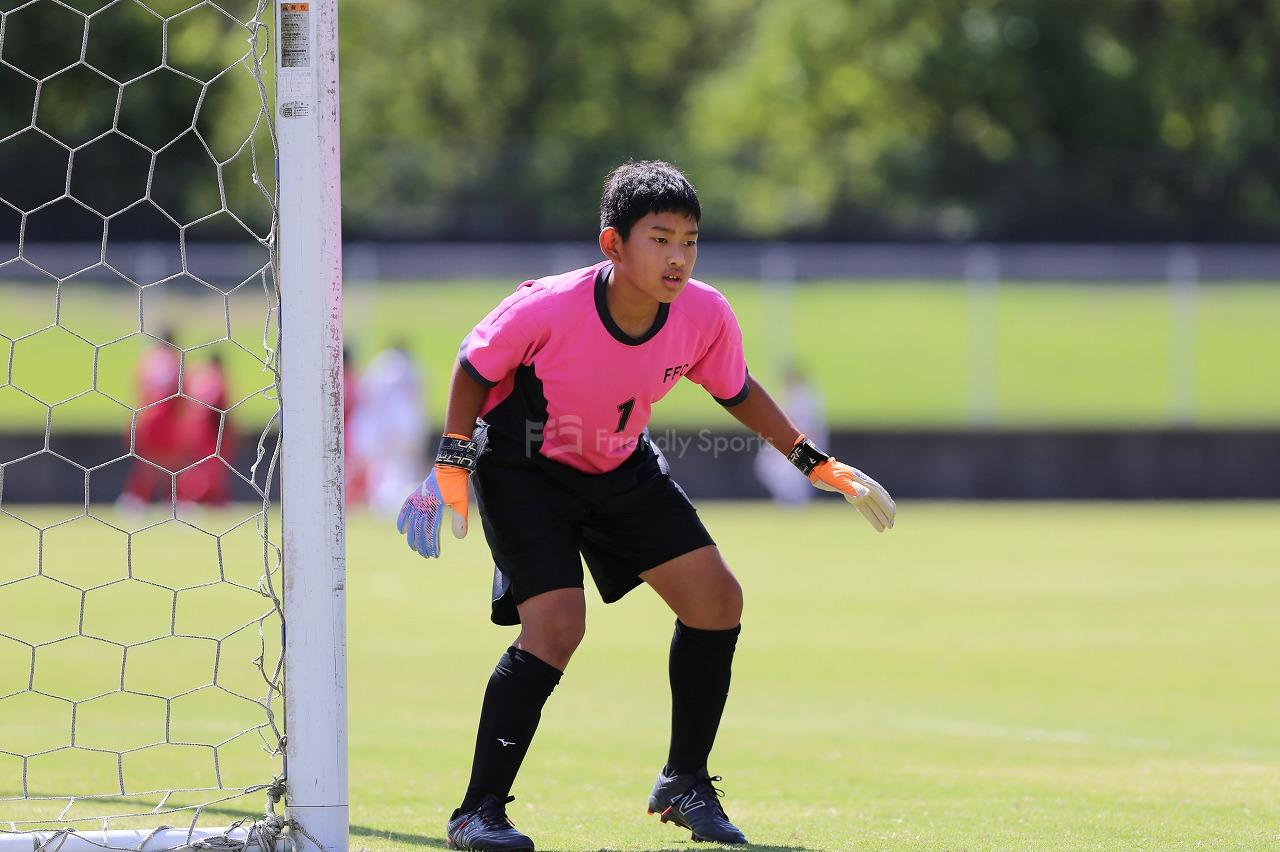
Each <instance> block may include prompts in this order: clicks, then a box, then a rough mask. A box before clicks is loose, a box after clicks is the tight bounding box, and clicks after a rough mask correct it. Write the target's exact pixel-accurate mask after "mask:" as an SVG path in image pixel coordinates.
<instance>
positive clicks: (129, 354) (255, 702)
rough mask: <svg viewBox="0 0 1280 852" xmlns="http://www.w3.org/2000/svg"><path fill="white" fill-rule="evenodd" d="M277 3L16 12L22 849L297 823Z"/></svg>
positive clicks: (6, 669)
mask: <svg viewBox="0 0 1280 852" xmlns="http://www.w3.org/2000/svg"><path fill="white" fill-rule="evenodd" d="M270 9H271V7H270V6H268V5H267V3H266V2H265V0H199V1H198V0H25V2H22V0H0V305H3V309H2V310H0V553H2V554H3V556H2V557H0V848H5V843H6V841H5V836H6V833H8V832H31V831H35V830H53V831H54V833H53V834H50V835H47V836H45V839H44V840H40V839H39V837H38V838H37V841H36V842H37V846H40V845H42V844H43V845H50V846H51V848H63V847H64V846H65V843H66V841H67V840H68V838H69V837H71V838H73V839H75V840H76V841H77V842H79V841H80V840H81V839H82V838H83V837H84V836H86V835H85V834H84V833H85V832H89V831H106V830H111V831H117V830H120V829H125V830H129V829H140V830H144V831H148V832H149V831H151V830H152V829H154V828H155V827H156V826H157V825H158V824H160V823H166V824H169V825H173V826H175V827H177V828H178V829H181V830H185V831H187V832H188V839H189V838H190V837H192V836H194V835H193V834H191V832H193V831H195V830H196V829H198V828H199V827H202V826H213V828H211V829H208V828H201V829H200V830H202V831H212V832H214V834H215V837H216V835H217V833H218V832H221V833H222V834H223V841H224V842H230V843H232V844H233V845H243V844H244V837H245V833H246V829H248V830H256V831H267V830H269V829H270V826H271V825H274V824H276V823H273V822H272V819H273V818H272V817H271V813H270V811H271V804H272V803H274V801H275V800H276V799H278V797H279V788H280V781H279V779H280V777H281V763H282V759H281V752H282V736H281V731H280V729H279V727H278V724H277V722H278V719H279V718H280V710H281V708H282V694H281V686H282V682H283V678H282V633H283V614H282V610H281V602H280V597H281V594H280V566H281V551H280V536H279V513H278V510H277V508H276V507H275V503H274V500H273V496H274V495H273V492H274V490H275V487H276V485H275V473H276V471H275V468H276V460H277V443H278V442H277V440H276V435H277V428H276V427H277V424H278V422H279V406H278V403H277V399H278V394H277V387H278V371H277V357H276V352H277V350H278V305H279V298H278V291H277V288H276V275H275V272H276V258H275V250H274V246H275V242H274V238H273V234H274V231H275V227H276V203H275V197H276V196H275V192H276V190H275V175H274V161H275V150H276V145H275V137H274V130H273V127H272V124H271V107H270V101H269V97H268V94H267V93H268V91H269V87H270V85H271V76H272V74H273V71H272V69H271V68H270V67H269V66H270V65H271V64H272V63H270V62H267V61H265V60H266V59H267V57H268V56H269V55H270V54H269V51H270V46H269V39H268V30H267V26H266V23H267V19H268V17H269V11H270ZM264 801H266V802H267V803H268V804H267V811H268V814H267V816H268V817H269V818H268V819H266V820H264V819H263V811H262V807H263V802H264ZM227 826H231V828H230V829H228V828H227ZM68 829H70V830H74V831H75V832H78V834H76V835H67V834H66V833H65V831H66V830H68ZM232 829H235V830H234V831H233V830H232ZM59 832H64V833H59ZM178 833H179V834H181V833H182V831H179V832H178ZM170 834H172V832H171V833H170ZM13 839H14V838H13V837H12V836H10V840H13ZM258 840H259V841H261V840H262V836H259V837H258ZM24 842H26V841H24ZM103 842H105V841H103ZM130 845H132V844H130ZM165 845H170V846H171V845H175V844H172V843H168V844H165ZM263 845H264V846H265V845H266V844H265V843H264V844H263ZM25 848H28V849H29V848H31V846H30V845H29V843H28V845H27V846H26V847H25ZM147 848H148V849H150V848H155V844H154V843H153V844H152V845H151V846H148V847H147Z"/></svg>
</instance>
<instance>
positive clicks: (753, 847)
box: [539, 840, 818, 852]
mask: <svg viewBox="0 0 1280 852" xmlns="http://www.w3.org/2000/svg"><path fill="white" fill-rule="evenodd" d="M727 848H730V847H727V846H722V844H719V843H694V842H692V840H690V842H689V843H687V844H686V846H655V847H653V848H645V849H644V851H643V852H690V849H708V852H709V851H710V849H727ZM733 848H735V849H744V851H745V852H818V851H817V849H810V848H809V847H806V846H765V844H760V843H748V844H746V846H735V847H733ZM539 852H580V849H577V848H573V849H539ZM590 852H617V849H613V848H612V847H608V846H604V847H600V848H599V849H591V851H590Z"/></svg>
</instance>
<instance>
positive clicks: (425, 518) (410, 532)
mask: <svg viewBox="0 0 1280 852" xmlns="http://www.w3.org/2000/svg"><path fill="white" fill-rule="evenodd" d="M443 513H444V498H443V497H442V496H441V495H440V485H439V483H437V482H436V471H435V468H432V469H431V473H429V474H428V475H427V478H426V479H424V480H423V481H422V485H420V486H418V488H416V489H414V491H413V493H411V494H410V495H409V496H408V497H407V498H406V499H405V501H404V505H403V506H401V507H400V517H399V518H397V519H396V529H397V530H399V531H400V532H401V533H402V534H403V535H404V537H405V539H406V540H407V541H408V542H409V549H410V550H414V551H417V552H418V554H419V555H421V556H424V557H426V558H427V559H435V558H437V557H439V556H440V517H441V515H442V514H443Z"/></svg>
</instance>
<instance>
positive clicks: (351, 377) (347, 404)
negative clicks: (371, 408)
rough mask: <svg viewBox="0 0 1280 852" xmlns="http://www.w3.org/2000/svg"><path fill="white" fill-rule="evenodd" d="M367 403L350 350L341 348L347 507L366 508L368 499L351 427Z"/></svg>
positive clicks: (365, 474)
mask: <svg viewBox="0 0 1280 852" xmlns="http://www.w3.org/2000/svg"><path fill="white" fill-rule="evenodd" d="M363 404H364V400H362V399H361V398H360V381H359V379H358V378H357V376H356V369H355V360H354V358H353V357H352V355H351V349H350V348H349V347H346V346H343V347H342V428H343V439H342V469H343V471H344V475H345V477H346V482H345V487H344V493H345V495H346V502H347V505H348V506H363V505H364V504H365V501H366V500H368V498H369V471H368V466H367V465H366V464H365V459H364V456H363V455H361V453H359V452H357V451H356V450H355V449H354V444H353V443H352V442H353V440H354V438H353V433H352V427H351V424H352V423H353V422H355V421H356V420H358V419H359V413H358V412H359V411H360V408H361V406H363Z"/></svg>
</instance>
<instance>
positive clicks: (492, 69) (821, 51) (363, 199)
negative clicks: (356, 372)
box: [0, 0, 1280, 239]
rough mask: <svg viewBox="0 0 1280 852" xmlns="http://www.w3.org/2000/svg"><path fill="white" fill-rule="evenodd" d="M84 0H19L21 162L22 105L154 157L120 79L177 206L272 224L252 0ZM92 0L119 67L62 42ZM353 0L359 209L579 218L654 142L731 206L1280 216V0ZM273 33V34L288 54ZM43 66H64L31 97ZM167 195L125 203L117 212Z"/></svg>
mask: <svg viewBox="0 0 1280 852" xmlns="http://www.w3.org/2000/svg"><path fill="white" fill-rule="evenodd" d="M69 2H71V6H70V7H68V6H67V5H65V4H63V3H59V2H54V0H35V2H34V3H31V4H29V5H26V6H23V7H22V9H21V10H17V11H6V10H12V9H16V7H17V5H18V0H0V11H5V12H6V14H7V18H6V23H5V28H4V30H3V32H4V33H5V35H4V40H5V44H4V49H3V56H2V57H0V59H3V60H4V62H7V63H11V64H10V65H8V66H7V65H5V64H4V63H3V62H0V145H5V144H7V145H8V147H6V148H4V149H3V150H0V190H3V191H4V192H6V193H10V194H14V195H20V196H22V197H24V198H25V197H26V196H27V195H30V196H32V197H33V198H36V199H37V200H39V199H43V198H44V197H45V196H46V195H47V193H46V192H45V191H44V188H43V187H42V186H35V185H34V184H33V181H32V180H31V178H30V173H31V170H30V169H29V168H28V165H29V164H30V163H32V162H37V163H43V162H44V161H45V160H49V161H50V162H54V161H57V160H58V158H59V157H60V156H61V155H62V154H61V153H60V150H59V149H58V148H57V143H54V142H52V141H50V140H48V139H45V138H43V137H41V136H40V134H39V133H38V132H20V131H21V128H24V127H28V126H29V125H30V124H31V123H32V121H33V115H34V120H35V121H36V123H37V124H38V127H39V128H40V130H42V131H43V130H46V129H47V130H48V131H49V132H50V133H52V134H53V135H54V136H55V137H56V138H58V139H59V140H60V141H63V142H64V144H66V145H68V146H70V147H75V146H77V145H86V146H88V147H89V148H90V149H91V150H89V151H88V152H78V153H77V155H76V156H77V159H76V161H75V162H74V163H73V173H74V172H75V171H76V169H79V170H80V171H81V172H82V173H83V172H85V171H86V169H87V168H88V167H89V166H88V164H93V163H98V162H99V161H103V160H106V159H110V158H111V157H116V156H119V157H126V156H128V157H129V159H130V160H131V161H132V160H135V159H136V157H133V156H132V154H133V153H135V152H134V151H132V149H130V148H129V147H128V144H129V143H127V142H124V141H117V142H116V144H115V145H114V146H105V145H101V146H100V145H99V143H98V142H96V141H92V137H93V134H95V133H98V132H100V131H101V130H102V128H103V126H104V125H107V124H109V123H110V121H111V110H112V109H113V108H114V106H115V105H114V102H113V100H112V98H113V96H114V94H115V92H116V91H117V89H118V86H119V85H121V84H123V85H124V92H123V97H122V98H121V100H120V104H119V108H118V109H119V113H118V117H117V118H116V121H117V125H118V127H119V130H120V131H121V133H123V134H127V135H128V136H129V137H130V138H132V139H137V140H139V141H140V142H141V143H142V144H143V145H145V146H146V147H148V148H150V149H151V150H156V151H159V150H160V149H161V148H163V149H164V151H163V152H161V154H160V155H159V156H158V157H157V159H156V164H155V173H154V179H153V180H152V194H153V197H154V198H155V200H156V202H157V204H158V205H159V207H161V208H164V209H165V211H166V212H171V213H172V214H173V215H174V216H175V218H178V219H179V220H180V221H184V222H185V221H191V219H193V218H194V217H197V216H199V215H202V213H204V212H207V211H209V210H210V209H215V208H216V207H217V206H218V205H219V204H220V203H221V202H220V198H221V193H223V192H225V193H226V197H227V199H228V203H229V205H230V206H231V209H232V210H233V211H235V212H236V213H237V214H238V215H240V216H241V217H242V218H245V219H248V220H250V223H251V224H252V225H253V227H254V228H255V229H260V228H261V227H262V225H263V223H265V221H266V218H267V217H266V214H267V213H268V212H269V211H268V209H267V208H266V206H265V204H264V203H263V199H262V197H261V193H260V191H259V189H258V188H257V187H255V186H254V185H253V183H252V181H251V180H250V177H249V175H250V172H251V171H252V165H253V164H252V162H251V154H252V152H251V151H249V150H248V149H247V148H245V147H244V146H243V143H244V142H245V140H246V139H248V138H250V137H253V138H254V139H256V140H257V142H258V144H259V148H258V166H259V168H258V172H259V174H260V176H261V177H262V178H264V179H265V180H266V181H267V183H266V186H267V188H269V187H270V180H271V179H272V173H271V172H272V170H271V169H270V168H269V167H268V166H269V163H266V162H264V159H265V158H266V156H269V155H268V154H267V152H268V151H269V141H270V140H269V134H268V129H267V128H266V127H265V126H261V125H256V124H255V122H256V121H257V119H258V114H257V97H256V92H255V90H254V84H253V82H252V80H251V79H250V78H249V77H248V76H247V75H245V74H242V73H240V72H239V66H238V65H237V61H238V58H239V57H240V56H241V55H242V54H243V53H244V51H245V50H246V49H247V47H248V45H249V43H250V42H249V33H248V31H247V30H245V29H244V28H243V27H242V26H241V25H240V24H238V23H236V20H233V18H234V19H239V20H241V21H244V20H248V19H250V18H251V17H252V13H253V7H254V5H255V0H220V4H219V6H214V5H212V4H208V3H202V4H198V5H196V6H194V7H192V6H191V2H192V0H145V4H144V2H141V0H73V2H72V1H71V0H69ZM72 7H73V8H72ZM189 7H190V8H189ZM219 8H226V9H227V10H228V12H229V14H223V13H221V12H220V11H218V9H219ZM77 12H78V13H79V14H77ZM84 15H88V16H89V18H88V40H87V51H86V54H85V62H86V63H88V64H89V65H92V66H93V67H94V68H96V69H98V71H100V72H102V73H97V72H94V71H90V70H88V69H87V68H85V67H80V68H73V69H71V70H70V71H65V72H64V71H60V70H59V69H62V68H64V67H65V66H66V64H67V62H72V63H74V61H75V59H76V57H75V56H74V55H70V56H69V57H63V56H62V54H63V53H66V48H67V45H70V47H71V48H72V53H73V54H74V48H76V47H77V46H78V45H79V43H80V42H79V39H80V35H79V34H80V33H81V32H83V30H84V27H85V18H84ZM341 15H342V21H341V33H342V41H343V51H344V55H343V62H342V75H343V76H342V93H343V104H342V108H343V128H344V129H343V141H342V144H343V161H344V187H343V190H344V196H345V215H346V223H347V228H348V231H349V232H350V233H352V234H354V235H365V236H414V237H423V236H427V237H435V238H464V237H465V238H472V239H475V238H480V239H484V238H493V239H522V238H523V239H537V238H581V237H582V236H583V235H584V234H589V233H591V232H593V231H594V229H595V212H594V211H595V205H596V202H597V196H598V187H599V184H600V181H601V180H602V179H603V177H604V175H605V173H606V172H607V171H608V170H609V169H610V168H611V167H612V166H614V165H616V164H617V163H618V162H620V161H622V160H623V159H625V158H627V157H636V158H651V157H661V158H667V159H671V160H673V161H675V162H676V163H678V164H679V165H681V166H683V167H685V168H686V169H687V170H688V172H689V173H690V175H691V177H692V178H693V179H694V182H695V183H696V184H697V186H698V187H699V189H700V191H701V192H702V194H703V196H704V198H705V201H706V203H707V211H708V225H709V226H710V228H711V229H712V230H713V231H714V232H715V233H716V234H718V235H720V236H731V237H732V236H741V237H780V236H789V237H802V238H803V237H822V238H854V239H857V238H873V237H874V238H886V237H890V238H892V237H915V238H946V239H966V238H983V239H1236V238H1252V239H1274V238H1276V237H1277V236H1280V149H1277V147H1276V146H1275V145H1274V143H1273V141H1272V137H1273V136H1274V134H1275V130H1276V128H1275V121H1276V119H1275V116H1277V115H1280V59H1278V58H1277V55H1276V52H1275V50H1274V45H1276V44H1278V43H1280V4H1278V3H1274V2H1269V0H1081V2H1076V3H1072V4H1070V5H1069V6H1065V5H1062V4H1049V3H1043V2H1036V0H968V2H965V0H911V1H910V2H907V0H700V2H698V3H688V2H679V0H653V2H649V3H644V4H638V3H634V2H631V0H595V2H591V3H587V2H585V1H584V0H544V2H540V3H526V2H511V1H510V0H508V2H502V0H477V2H474V3H467V4H457V3H419V2H408V0H390V2H384V3H378V4H374V3H373V2H371V0H342V4H341ZM162 20H164V21H165V23H164V27H165V31H166V33H167V54H166V55H165V57H164V59H163V63H161V59H160V56H159V49H160V48H159V45H160V26H161V21H162ZM24 33H25V35H24ZM272 48H273V46H272V45H270V44H268V43H267V42H266V41H265V40H264V41H260V42H259V43H258V50H259V53H260V54H265V55H267V60H268V61H267V65H268V66H269V65H270V64H271V63H270V56H269V54H266V52H267V51H269V50H271V49H272ZM60 51H61V52H60ZM28 66H29V67H30V68H31V69H32V70H31V76H24V73H23V72H20V71H19V70H17V69H19V68H24V69H25V68H28ZM162 66H163V67H162ZM157 69H158V70H157ZM148 72H150V73H148ZM32 76H33V77H35V78H38V79H42V80H44V79H45V78H49V79H48V80H47V82H45V83H42V84H41V89H40V93H39V99H38V103H36V100H37V99H36V89H35V80H34V79H32ZM202 86H206V88H205V89H204V93H203V95H201V87H202ZM255 128H256V129H255ZM10 133H18V134H19V135H18V136H17V137H15V138H13V139H11V140H9V141H8V142H4V141H3V140H4V139H5V138H6V135H7V134H10ZM86 140H90V141H86ZM94 146H99V147H100V148H101V150H99V147H94ZM62 150H63V151H65V149H62ZM8 155H11V156H8ZM50 168H51V169H52V170H53V171H56V170H57V168H56V162H55V164H54V166H51V167H50ZM64 168H65V167H64ZM122 171H123V170H122ZM95 172H96V177H93V178H88V177H86V176H85V175H84V174H80V175H78V176H75V175H73V178H74V179H73V188H74V187H77V186H80V185H81V182H83V181H85V180H89V184H87V185H86V187H87V189H86V192H89V191H92V192H93V193H96V194H97V195H101V196H104V197H105V196H108V195H111V193H110V192H109V191H108V189H107V188H103V187H98V186H97V182H100V181H103V180H108V179H114V175H113V173H112V170H110V169H105V168H95ZM183 176H188V177H191V176H195V179H193V180H184V179H183ZM219 176H220V177H221V184H219ZM129 180H130V181H134V178H133V177H130V178H129ZM71 208H72V205H67V206H66V209H68V210H71ZM23 209H26V208H23ZM10 214H12V215H10ZM51 215H52V214H51ZM4 216H8V217H9V218H10V219H13V221H14V222H16V221H17V218H16V213H13V212H12V211H6V210H0V218H3V217H4ZM160 217H161V214H160V213H158V212H156V211H154V210H153V211H152V212H151V213H150V214H148V215H141V214H139V215H138V216H133V217H132V218H131V214H124V215H122V216H121V217H120V218H119V219H118V220H117V221H116V222H115V223H114V225H113V235H122V236H129V237H144V236H148V235H150V232H151V231H152V230H154V229H156V228H163V227H167V226H165V225H164V223H162V222H161V221H160ZM7 221H8V219H4V222H7ZM4 222H0V226H3V227H5V228H10V227H12V229H14V231H15V237H14V239H16V227H17V226H16V224H15V225H12V226H9V225H7V224H4ZM197 227H198V228H199V229H200V231H201V234H202V235H204V236H210V237H212V236H216V235H218V234H219V233H224V232H225V233H230V232H233V231H236V230H237V228H238V227H239V226H238V225H237V224H236V223H235V222H234V221H232V219H231V217H229V216H226V215H220V216H218V217H215V219H214V220H210V221H209V222H208V224H207V225H206V224H204V223H202V224H201V225H199V226H197ZM70 228H71V226H70V224H68V228H67V233H68V235H70V234H71V230H70Z"/></svg>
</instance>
